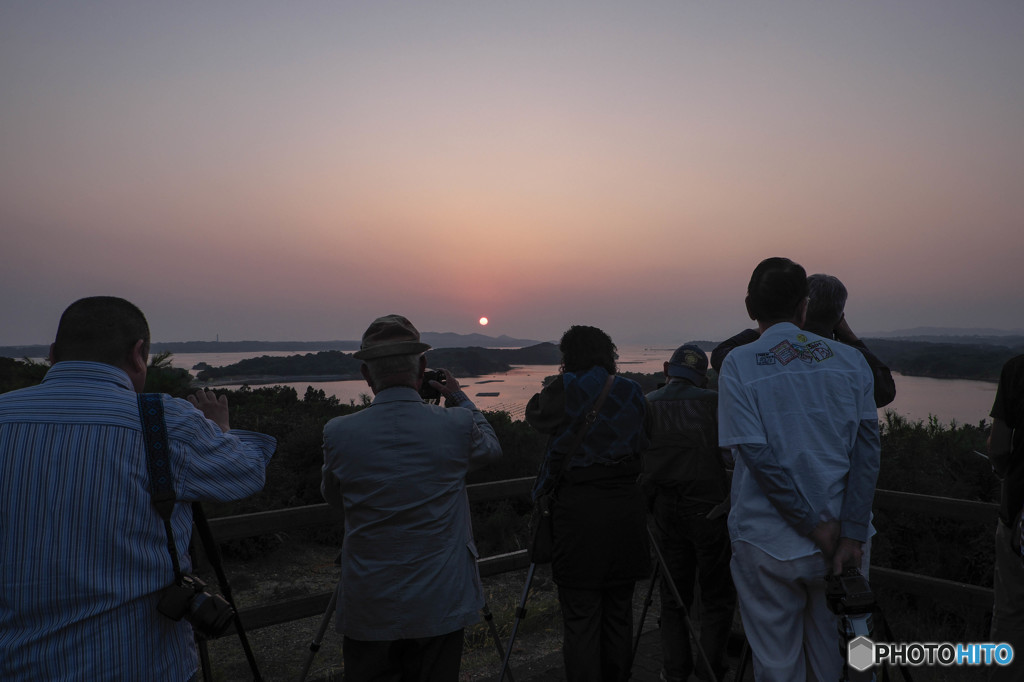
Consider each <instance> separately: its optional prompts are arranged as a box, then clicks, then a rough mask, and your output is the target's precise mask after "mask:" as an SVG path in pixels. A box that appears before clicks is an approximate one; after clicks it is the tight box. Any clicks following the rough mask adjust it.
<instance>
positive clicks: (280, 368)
mask: <svg viewBox="0 0 1024 682" xmlns="http://www.w3.org/2000/svg"><path fill="white" fill-rule="evenodd" d="M559 362H561V354H560V353H559V351H558V346H556V345H555V344H553V343H539V344H536V345H533V346H527V347H526V348H512V349H505V348H479V347H470V348H435V349H433V350H430V351H427V366H428V367H432V368H440V367H444V368H445V369H448V370H450V371H451V372H452V374H454V375H455V376H457V377H475V376H481V375H484V374H495V373H498V372H507V371H509V370H510V369H511V368H512V366H513V365H557V364H558V363H559ZM361 365H362V362H361V361H359V360H357V359H355V358H354V357H352V354H351V353H344V352H342V351H337V350H331V351H321V352H319V353H306V354H305V355H288V356H283V357H274V356H269V355H262V356H260V357H257V358H247V359H245V360H241V361H239V362H236V363H234V364H231V365H225V366H223V367H211V366H209V365H207V364H204V363H201V364H199V365H196V366H195V367H194V368H193V369H196V370H198V372H197V374H196V379H198V380H199V381H201V382H204V383H207V384H211V385H216V384H242V383H245V384H271V383H281V382H290V381H300V380H301V381H345V380H350V379H359V378H361V375H360V372H359V368H360V366H361Z"/></svg>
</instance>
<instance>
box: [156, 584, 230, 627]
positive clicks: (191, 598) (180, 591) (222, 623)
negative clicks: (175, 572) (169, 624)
mask: <svg viewBox="0 0 1024 682" xmlns="http://www.w3.org/2000/svg"><path fill="white" fill-rule="evenodd" d="M156 610H157V611H159V612H160V613H161V614H163V615H165V616H167V617H168V618H170V619H171V620H181V619H182V618H184V619H185V620H187V621H188V622H189V623H191V624H192V627H193V628H195V629H196V630H197V631H199V632H200V633H201V634H203V635H206V636H207V637H211V638H212V637H219V636H221V635H222V634H224V631H225V630H227V629H228V626H229V625H231V621H232V620H233V619H234V617H235V609H234V608H232V606H231V604H229V603H228V601H227V600H226V599H224V597H222V596H220V595H219V594H210V593H209V592H207V591H206V583H204V582H203V581H202V580H200V579H199V578H197V577H195V576H194V575H183V576H181V583H180V584H178V583H175V584H173V585H170V586H168V587H165V588H164V589H163V591H162V592H161V593H160V601H159V602H158V603H157V605H156Z"/></svg>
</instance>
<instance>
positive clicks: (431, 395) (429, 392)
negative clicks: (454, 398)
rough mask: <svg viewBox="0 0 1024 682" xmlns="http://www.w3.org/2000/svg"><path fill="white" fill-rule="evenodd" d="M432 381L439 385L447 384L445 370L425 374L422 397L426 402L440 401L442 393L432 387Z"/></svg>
mask: <svg viewBox="0 0 1024 682" xmlns="http://www.w3.org/2000/svg"><path fill="white" fill-rule="evenodd" d="M431 381H436V382H437V383H439V384H443V383H445V376H444V370H442V369H428V370H426V371H425V372H423V383H422V384H420V397H421V398H423V399H424V400H440V399H441V393H440V392H439V391H438V390H437V389H436V388H434V387H433V386H431V385H430V382H431Z"/></svg>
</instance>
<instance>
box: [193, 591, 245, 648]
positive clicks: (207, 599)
mask: <svg viewBox="0 0 1024 682" xmlns="http://www.w3.org/2000/svg"><path fill="white" fill-rule="evenodd" d="M189 611H190V613H189V615H188V620H189V622H190V623H192V625H194V626H195V627H196V628H197V629H198V630H200V631H202V632H203V633H205V634H207V635H209V636H211V637H217V636H219V635H221V634H223V633H224V631H225V630H227V629H228V626H229V625H230V624H231V619H232V618H233V617H234V615H235V611H234V609H233V608H231V604H229V603H228V602H227V601H226V600H225V599H224V598H223V597H220V596H214V595H211V594H209V593H207V592H201V593H199V594H197V595H196V596H195V598H194V599H193V600H192V603H191V604H190V605H189Z"/></svg>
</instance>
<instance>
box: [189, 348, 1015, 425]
mask: <svg viewBox="0 0 1024 682" xmlns="http://www.w3.org/2000/svg"><path fill="white" fill-rule="evenodd" d="M673 350H674V348H669V347H662V346H657V345H652V346H627V347H623V348H619V360H618V365H619V370H620V371H622V372H640V373H645V374H646V373H652V372H661V371H662V363H664V361H665V360H667V359H668V357H669V356H670V355H671V354H672V351H673ZM262 355H270V356H288V355H295V352H293V351H272V352H266V351H263V352H257V353H180V354H176V355H174V356H173V357H172V358H171V362H172V364H173V365H174V366H175V367H180V368H183V369H187V370H189V371H190V372H191V373H192V374H193V375H195V373H196V372H195V371H194V370H192V367H193V366H194V365H196V364H197V363H199V362H205V363H207V364H208V365H210V366H213V367H220V366H224V365H229V364H232V363H235V362H238V361H240V360H244V359H246V358H251V357H258V356H262ZM557 372H558V367H557V366H555V365H523V366H518V367H513V368H512V369H511V370H510V371H508V372H501V373H498V374H488V375H484V376H479V377H457V378H458V380H459V383H460V384H461V385H462V388H463V389H464V390H465V392H466V394H467V395H468V396H469V397H470V398H472V399H473V402H474V403H476V405H477V407H479V408H480V409H482V410H503V411H505V412H508V413H509V414H510V415H511V417H512V419H522V416H523V410H524V408H525V407H526V403H527V401H529V399H530V397H531V396H532V395H533V394H534V393H537V392H538V391H540V389H541V387H542V386H543V382H544V379H545V377H548V376H551V375H553V374H556V373H557ZM894 379H895V381H896V399H895V400H894V401H893V402H892V403H891V404H890V405H888V406H886V407H885V408H883V410H879V416H880V417H881V416H882V414H883V412H884V411H885V410H892V411H894V412H896V413H898V414H899V415H901V416H903V417H905V418H906V419H909V420H911V421H927V420H928V419H929V418H931V417H934V418H935V419H937V420H938V421H939V423H940V424H942V425H949V424H950V423H952V422H955V423H957V424H977V423H978V422H979V421H981V420H983V419H985V420H988V419H989V418H988V413H989V411H990V410H991V409H992V402H993V400H994V399H995V393H996V384H995V383H992V382H987V381H970V380H963V379H931V378H927V377H910V376H903V375H901V374H894ZM277 383H278V385H284V386H291V387H292V388H294V389H295V390H296V391H297V392H298V394H299V397H300V398H301V397H302V396H303V395H304V394H305V392H306V389H307V387H309V386H312V387H313V388H314V389H315V390H321V389H322V390H323V391H324V393H325V394H327V395H328V396H335V397H337V398H338V399H339V400H340V401H342V402H344V403H348V402H354V403H355V404H359V403H360V402H361V401H362V399H363V396H364V395H366V396H370V397H372V392H371V391H370V388H369V387H368V386H367V385H366V382H365V381H362V380H352V381H295V382H277ZM240 387H241V385H240V384H232V385H225V386H224V387H223V388H228V389H238V388H240ZM253 387H255V385H253Z"/></svg>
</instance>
